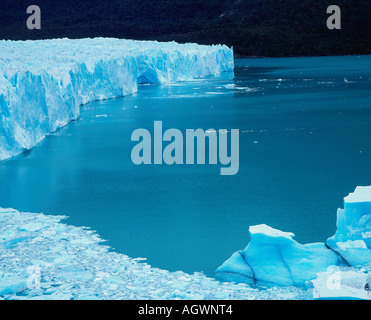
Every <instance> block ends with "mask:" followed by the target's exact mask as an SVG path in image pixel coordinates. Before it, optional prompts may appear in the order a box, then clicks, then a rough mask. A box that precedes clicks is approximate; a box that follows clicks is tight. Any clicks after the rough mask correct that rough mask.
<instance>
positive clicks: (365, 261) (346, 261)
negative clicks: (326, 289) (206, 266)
mask: <svg viewBox="0 0 371 320" xmlns="http://www.w3.org/2000/svg"><path fill="white" fill-rule="evenodd" d="M249 232H250V243H249V244H248V246H247V247H246V248H245V249H244V250H241V251H238V252H236V253H234V254H233V255H232V256H231V257H230V258H229V259H228V260H226V261H225V262H224V263H223V265H221V266H220V267H219V268H218V269H217V270H216V275H217V276H218V277H219V278H222V279H225V280H229V281H236V282H243V283H248V284H258V285H263V286H272V285H280V286H305V283H306V282H307V281H310V280H314V279H316V277H317V273H321V272H327V270H328V268H329V267H331V266H337V267H341V268H349V267H360V266H368V269H370V266H371V186H370V187H357V188H356V190H355V191H354V193H351V194H350V195H349V196H347V197H346V198H345V199H344V209H339V210H338V214H337V231H336V234H335V235H334V236H333V237H331V238H329V239H328V240H327V241H326V242H325V243H312V244H305V245H302V244H300V243H298V242H296V241H295V240H294V239H293V236H294V234H292V233H287V232H282V231H280V230H276V229H273V228H271V227H269V226H266V225H260V226H253V227H250V229H249Z"/></svg>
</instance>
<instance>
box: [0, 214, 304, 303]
mask: <svg viewBox="0 0 371 320" xmlns="http://www.w3.org/2000/svg"><path fill="white" fill-rule="evenodd" d="M64 218H65V217H63V216H47V215H44V214H35V213H26V212H18V211H16V210H13V209H0V300H1V299H12V300H16V299H48V300H49V299H84V300H87V299H299V298H301V299H303V298H304V297H305V294H306V292H305V291H304V290H302V289H299V288H294V287H291V288H270V289H267V290H258V289H257V288H252V287H250V286H248V285H246V284H236V283H227V282H219V281H216V280H215V279H211V278H207V277H206V276H205V275H204V274H202V273H194V274H191V275H190V274H186V273H184V272H182V271H178V272H169V271H166V270H161V269H158V268H154V267H151V266H150V265H148V264H147V263H145V262H143V261H142V260H143V259H142V258H137V259H132V258H129V257H128V256H126V255H124V254H120V253H116V252H113V251H111V250H110V249H109V247H108V246H106V245H104V244H103V243H102V240H101V238H100V237H99V236H98V235H97V234H96V233H95V232H94V231H92V230H89V229H87V228H83V227H75V226H71V225H67V224H64V223H62V222H61V220H62V219H64Z"/></svg>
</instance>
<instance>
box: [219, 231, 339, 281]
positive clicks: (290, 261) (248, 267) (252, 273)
mask: <svg viewBox="0 0 371 320" xmlns="http://www.w3.org/2000/svg"><path fill="white" fill-rule="evenodd" d="M249 232H250V239H251V240H250V243H249V245H248V246H247V247H246V249H244V250H242V251H239V252H237V253H235V254H234V255H233V256H232V257H231V258H230V259H228V260H227V261H226V262H225V263H224V264H223V265H222V266H220V267H219V268H218V269H217V270H216V275H217V276H218V277H220V278H223V279H227V280H234V281H241V279H242V280H244V281H243V282H246V283H249V284H254V283H256V284H258V285H261V286H270V285H281V286H304V285H305V282H306V281H308V280H310V279H313V278H314V277H315V276H316V274H317V272H319V271H324V270H326V269H327V267H328V266H329V265H332V264H337V262H338V257H337V255H336V254H335V253H334V252H332V251H330V250H328V249H327V248H326V247H325V245H324V244H320V243H318V244H310V245H301V244H300V243H298V242H296V241H295V240H293V239H292V238H293V237H294V234H293V233H289V232H282V231H280V230H276V229H273V228H271V227H268V226H266V225H259V226H254V227H250V229H249ZM235 274H236V277H235Z"/></svg>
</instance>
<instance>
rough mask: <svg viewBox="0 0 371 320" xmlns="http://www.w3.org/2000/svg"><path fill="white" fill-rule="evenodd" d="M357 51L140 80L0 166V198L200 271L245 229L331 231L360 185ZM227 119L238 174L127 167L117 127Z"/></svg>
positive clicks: (223, 123) (363, 73) (365, 131)
mask: <svg viewBox="0 0 371 320" xmlns="http://www.w3.org/2000/svg"><path fill="white" fill-rule="evenodd" d="M370 70H371V56H362V57H325V58H282V59H257V60H236V69H235V76H234V79H233V78H231V77H232V75H230V74H226V75H223V76H222V77H218V78H210V79H207V80H201V81H194V82H190V83H178V84H172V85H148V86H142V87H140V88H139V91H138V93H137V94H134V95H132V96H128V97H125V98H120V99H115V100H108V101H103V102H95V103H91V104H89V105H86V106H83V107H82V112H81V119H79V120H78V121H75V122H73V123H71V124H69V125H68V126H67V127H65V128H63V129H61V130H59V131H58V132H56V133H55V134H53V135H50V136H48V137H47V138H46V139H45V140H44V141H43V142H41V143H40V144H39V145H38V146H37V147H35V148H34V149H33V150H31V151H29V152H27V153H25V154H23V155H21V156H18V157H16V158H13V159H10V160H7V161H3V162H1V163H0V181H1V184H0V206H1V207H13V208H16V209H18V210H21V211H31V212H44V213H46V214H63V215H68V216H70V218H69V219H68V220H67V222H68V223H70V224H73V225H77V226H88V227H90V228H92V229H94V230H96V231H98V233H99V234H100V235H101V236H102V237H103V238H105V239H107V240H108V242H107V244H109V245H110V246H112V247H113V248H115V250H116V251H118V252H122V253H125V254H127V255H129V256H131V257H146V258H148V262H149V263H150V264H151V265H153V266H155V267H161V268H166V269H168V270H172V271H175V270H183V271H186V272H194V271H204V272H205V273H206V274H208V275H211V276H212V275H213V274H214V270H215V269H216V268H217V267H218V266H219V265H220V264H221V263H223V261H224V260H226V259H227V258H228V257H229V256H230V255H231V254H232V253H233V252H234V251H236V250H239V249H242V248H244V247H245V246H246V244H247V243H248V241H249V237H248V228H249V226H250V225H255V224H260V223H266V224H268V225H270V226H272V227H275V228H278V229H282V230H285V231H291V232H294V233H295V234H296V239H297V240H298V241H301V242H314V241H324V240H325V239H326V238H327V237H328V236H330V235H332V234H333V233H334V231H335V221H336V209H337V208H338V207H341V206H342V198H343V196H345V195H347V194H348V193H349V192H351V191H353V190H354V188H355V186H357V185H370V184H371V161H370V160H371V143H370V138H371V94H370V93H371V72H370ZM155 120H162V122H163V127H164V130H165V129H167V128H177V129H180V130H182V131H183V130H185V129H188V128H189V129H193V128H194V129H196V128H203V129H205V130H206V129H208V128H216V129H240V170H239V173H238V174H237V175H235V176H220V175H219V169H220V165H174V166H167V165H150V166H135V165H133V164H132V163H131V158H130V154H131V149H132V147H133V146H134V143H133V142H131V141H130V137H131V133H132V131H133V130H135V129H137V128H146V129H149V130H150V131H151V130H152V129H151V128H153V122H154V121H155Z"/></svg>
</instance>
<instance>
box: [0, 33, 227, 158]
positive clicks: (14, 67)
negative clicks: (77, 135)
mask: <svg viewBox="0 0 371 320" xmlns="http://www.w3.org/2000/svg"><path fill="white" fill-rule="evenodd" d="M233 67H234V62H233V51H232V49H229V48H228V47H226V46H221V45H217V46H203V45H197V44H178V43H175V42H168V43H161V42H156V41H134V40H120V39H111V38H95V39H79V40H69V39H55V40H41V41H5V40H3V41H0V160H3V159H6V158H9V157H11V156H14V155H17V154H19V153H21V152H23V151H25V150H27V149H30V148H32V147H33V146H35V145H36V144H37V143H38V142H39V141H40V140H42V139H43V138H44V137H45V136H46V135H47V134H48V133H51V132H53V131H55V130H56V129H58V128H60V127H62V126H65V125H66V124H67V123H68V122H70V121H71V120H74V119H77V118H78V116H79V114H80V108H79V106H80V105H81V104H85V103H88V102H91V101H93V100H102V99H108V98H114V97H119V96H125V95H128V94H131V93H133V92H135V91H136V90H137V85H138V84H141V83H164V82H170V81H185V80H192V79H195V78H203V77H207V76H210V75H216V74H219V73H221V72H224V71H232V70H233Z"/></svg>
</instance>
